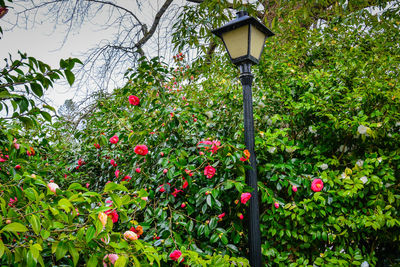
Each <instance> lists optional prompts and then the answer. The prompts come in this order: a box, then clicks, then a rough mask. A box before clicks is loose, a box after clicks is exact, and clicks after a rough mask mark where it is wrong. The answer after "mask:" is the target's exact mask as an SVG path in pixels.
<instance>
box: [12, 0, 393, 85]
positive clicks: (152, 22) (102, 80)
mask: <svg viewBox="0 0 400 267" xmlns="http://www.w3.org/2000/svg"><path fill="white" fill-rule="evenodd" d="M250 2H251V4H245V5H246V7H247V9H248V10H249V12H250V14H251V15H253V16H256V17H258V18H259V19H260V20H261V21H263V22H265V23H266V24H267V25H268V26H269V27H271V28H272V30H280V31H279V32H280V33H281V35H279V36H278V38H286V37H285V36H287V37H289V36H290V28H288V27H289V25H290V24H287V23H286V22H287V21H288V20H294V21H296V24H297V25H300V26H301V27H303V28H305V29H310V28H311V27H318V23H321V21H325V22H328V21H332V20H335V19H336V18H338V17H343V16H347V15H349V14H354V13H356V12H357V11H359V10H362V9H364V8H367V7H379V8H384V7H385V6H387V4H388V3H390V1H383V0H380V1H369V0H368V1H367V0H358V1H343V0H340V1H324V2H321V1H261V0H258V1H250ZM152 4H154V2H153V1H142V0H136V1H135V2H134V4H132V2H131V1H130V2H123V1H100V0H79V1H61V0H56V1H23V0H17V1H14V4H13V7H14V8H15V15H16V19H15V21H14V22H13V23H14V25H15V26H19V27H24V26H25V27H30V26H31V25H34V22H35V20H36V19H38V18H41V19H42V18H43V17H45V18H46V20H47V21H48V22H49V23H54V25H55V27H60V26H61V25H64V26H65V28H64V30H65V32H66V34H65V40H66V39H67V38H68V36H69V35H70V34H71V33H72V32H73V31H74V30H78V29H79V28H81V27H82V26H83V25H86V24H87V23H92V24H93V25H98V29H99V30H103V31H107V30H111V31H113V35H112V39H109V40H104V42H102V43H101V44H99V45H98V46H97V47H93V48H91V49H90V50H89V51H88V52H87V53H86V55H85V56H84V57H85V58H84V60H83V61H84V63H85V64H84V65H83V66H82V68H81V69H80V70H79V71H78V74H77V77H78V78H77V80H78V82H77V84H76V86H77V87H79V88H85V84H90V86H89V87H90V88H91V89H90V90H89V91H91V92H92V91H98V90H100V91H103V92H104V91H107V90H108V89H109V87H110V86H109V85H110V82H114V85H115V84H118V85H121V82H120V80H121V78H122V76H121V74H122V73H123V72H124V71H125V69H126V68H128V67H133V68H135V67H136V66H137V62H138V59H139V58H140V57H143V56H146V57H147V58H151V57H153V56H158V57H160V58H164V60H166V61H167V62H169V60H170V59H171V53H172V51H173V49H174V48H175V49H176V50H175V51H184V52H185V54H186V55H187V56H189V59H191V60H192V59H196V58H197V59H200V60H202V59H203V56H205V55H208V57H210V56H212V54H213V53H214V51H215V49H216V44H217V43H218V42H217V41H216V39H214V37H213V36H211V34H210V31H211V29H213V28H216V27H218V26H221V25H222V24H224V23H226V22H227V21H229V20H230V19H231V18H232V17H233V16H234V12H233V11H234V10H235V9H240V8H242V7H243V5H244V4H243V1H237V0H235V1H226V0H223V1H217V0H207V1H202V0H190V1H178V0H175V1H172V0H163V1H161V0H159V1H157V4H156V5H155V6H153V5H152ZM179 5H180V7H179ZM13 11H14V10H13ZM149 14H151V16H149ZM8 17H9V18H10V16H8ZM171 33H172V36H173V37H172V39H171ZM289 38H290V37H289ZM171 44H172V45H173V46H172V45H171ZM88 81H89V83H88ZM94 88H96V90H94Z"/></svg>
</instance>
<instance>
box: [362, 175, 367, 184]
mask: <svg viewBox="0 0 400 267" xmlns="http://www.w3.org/2000/svg"><path fill="white" fill-rule="evenodd" d="M360 180H361V182H363V184H365V183H366V182H368V178H367V176H363V177H361V178H360Z"/></svg>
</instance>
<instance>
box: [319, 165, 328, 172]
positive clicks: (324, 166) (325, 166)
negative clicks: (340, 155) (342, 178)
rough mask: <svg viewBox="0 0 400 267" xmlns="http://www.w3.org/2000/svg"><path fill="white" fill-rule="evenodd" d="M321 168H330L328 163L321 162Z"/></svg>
mask: <svg viewBox="0 0 400 267" xmlns="http://www.w3.org/2000/svg"><path fill="white" fill-rule="evenodd" d="M319 167H320V169H321V170H323V171H325V170H326V169H328V164H326V163H323V164H321V166H319Z"/></svg>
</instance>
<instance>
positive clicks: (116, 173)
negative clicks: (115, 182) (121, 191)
mask: <svg viewBox="0 0 400 267" xmlns="http://www.w3.org/2000/svg"><path fill="white" fill-rule="evenodd" d="M118 176H119V170H116V171H115V177H117V178H118Z"/></svg>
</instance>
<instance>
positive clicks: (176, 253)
mask: <svg viewBox="0 0 400 267" xmlns="http://www.w3.org/2000/svg"><path fill="white" fill-rule="evenodd" d="M181 256H182V252H181V251H180V250H174V251H173V252H172V253H171V254H169V258H170V259H171V260H173V261H178V259H179V258H180V257H181ZM184 260H185V259H184V258H182V260H181V262H182V261H184Z"/></svg>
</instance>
